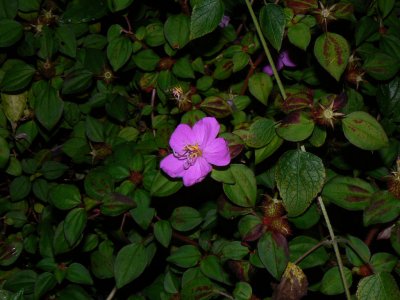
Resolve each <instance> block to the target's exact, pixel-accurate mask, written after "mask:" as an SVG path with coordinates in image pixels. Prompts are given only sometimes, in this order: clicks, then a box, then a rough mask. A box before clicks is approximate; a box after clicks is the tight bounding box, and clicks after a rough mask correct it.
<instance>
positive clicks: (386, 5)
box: [377, 0, 396, 18]
mask: <svg viewBox="0 0 400 300" xmlns="http://www.w3.org/2000/svg"><path fill="white" fill-rule="evenodd" d="M377 2H378V8H379V11H380V12H381V14H382V18H385V17H387V16H388V15H389V13H390V12H391V11H392V9H393V7H394V4H395V2H396V1H395V0H378V1H377Z"/></svg>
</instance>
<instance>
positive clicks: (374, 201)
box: [363, 191, 400, 226]
mask: <svg viewBox="0 0 400 300" xmlns="http://www.w3.org/2000/svg"><path fill="white" fill-rule="evenodd" d="M399 215H400V202H399V199H397V198H396V197H394V196H393V195H392V194H391V193H390V192H389V191H378V192H376V193H374V194H373V195H372V196H371V198H370V202H369V203H368V206H367V207H366V208H365V209H364V214H363V221H364V226H369V225H372V224H380V223H387V222H390V221H393V220H394V219H396V218H397V217H398V216H399Z"/></svg>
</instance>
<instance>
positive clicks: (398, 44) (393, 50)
mask: <svg viewBox="0 0 400 300" xmlns="http://www.w3.org/2000/svg"><path fill="white" fill-rule="evenodd" d="M379 48H380V49H381V50H382V51H383V52H385V53H386V54H389V55H390V56H391V57H393V58H396V59H397V60H400V38H399V37H397V36H395V35H391V34H388V35H384V36H382V38H381V39H380V41H379Z"/></svg>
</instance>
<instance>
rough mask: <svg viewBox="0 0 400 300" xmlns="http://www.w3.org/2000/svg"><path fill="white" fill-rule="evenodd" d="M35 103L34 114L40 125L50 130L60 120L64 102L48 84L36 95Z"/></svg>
mask: <svg viewBox="0 0 400 300" xmlns="http://www.w3.org/2000/svg"><path fill="white" fill-rule="evenodd" d="M36 98H37V99H36V101H35V114H36V117H37V119H38V120H39V122H40V124H42V125H43V126H44V127H45V128H46V129H47V130H51V129H52V128H53V127H54V126H55V125H56V124H57V122H58V121H59V120H60V119H61V116H62V113H63V109H64V102H63V101H62V100H61V98H60V97H59V95H58V93H57V90H56V89H55V88H53V87H52V86H51V85H50V84H48V85H46V87H45V88H44V89H42V90H41V91H40V94H39V95H37V97H36Z"/></svg>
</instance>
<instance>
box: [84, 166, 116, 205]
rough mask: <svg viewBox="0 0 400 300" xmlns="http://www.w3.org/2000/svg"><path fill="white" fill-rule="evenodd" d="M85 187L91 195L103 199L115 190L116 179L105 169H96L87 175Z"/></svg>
mask: <svg viewBox="0 0 400 300" xmlns="http://www.w3.org/2000/svg"><path fill="white" fill-rule="evenodd" d="M84 187H85V191H86V194H87V195H88V196H89V197H92V198H94V199H100V200H102V199H103V197H104V196H105V195H109V194H110V193H111V192H112V191H113V190H114V180H113V178H112V177H111V175H109V174H108V173H106V172H104V171H103V170H101V169H94V170H91V171H90V172H89V173H88V174H87V175H86V177H85V181H84Z"/></svg>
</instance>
